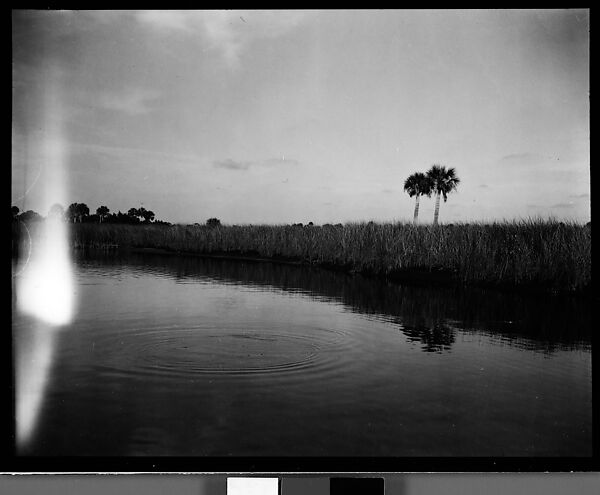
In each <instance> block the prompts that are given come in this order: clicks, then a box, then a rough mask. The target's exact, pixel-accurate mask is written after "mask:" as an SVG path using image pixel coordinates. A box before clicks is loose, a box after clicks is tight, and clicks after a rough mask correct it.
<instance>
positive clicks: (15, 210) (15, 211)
mask: <svg viewBox="0 0 600 495" xmlns="http://www.w3.org/2000/svg"><path fill="white" fill-rule="evenodd" d="M10 211H11V212H12V219H13V220H16V219H17V216H18V215H19V211H20V210H19V207H18V206H13V207H12V208H11V209H10Z"/></svg>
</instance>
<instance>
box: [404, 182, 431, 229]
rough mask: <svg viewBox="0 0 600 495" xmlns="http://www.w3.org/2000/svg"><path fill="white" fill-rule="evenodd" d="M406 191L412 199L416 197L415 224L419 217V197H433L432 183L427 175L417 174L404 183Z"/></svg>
mask: <svg viewBox="0 0 600 495" xmlns="http://www.w3.org/2000/svg"><path fill="white" fill-rule="evenodd" d="M404 190H405V191H406V192H407V193H408V195H409V196H410V197H411V198H412V197H413V196H415V197H416V199H415V215H414V218H413V222H414V223H417V218H418V217H419V197H420V196H422V195H425V196H427V197H429V196H431V182H430V181H429V179H428V178H427V176H426V175H425V174H423V173H421V172H415V173H414V174H412V175H410V176H409V177H408V178H407V179H406V181H405V182H404Z"/></svg>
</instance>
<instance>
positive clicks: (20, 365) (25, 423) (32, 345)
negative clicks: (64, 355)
mask: <svg viewBox="0 0 600 495" xmlns="http://www.w3.org/2000/svg"><path fill="white" fill-rule="evenodd" d="M46 326H47V325H45V324H44V323H42V322H38V323H37V324H35V325H34V327H33V328H32V329H29V330H27V331H22V332H19V334H16V335H15V340H16V342H15V344H16V346H15V347H16V349H17V353H16V387H17V395H16V433H17V444H18V446H19V447H20V448H23V447H24V446H26V445H27V442H28V441H29V439H30V438H31V435H32V433H33V430H34V427H35V424H36V419H37V416H38V414H39V409H40V406H41V403H42V398H43V396H44V389H45V387H46V382H47V380H48V371H49V368H50V364H51V363H52V356H53V354H54V340H55V337H56V334H55V333H53V332H49V331H48V329H47V328H46Z"/></svg>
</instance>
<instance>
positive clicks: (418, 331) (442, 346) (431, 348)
mask: <svg viewBox="0 0 600 495" xmlns="http://www.w3.org/2000/svg"><path fill="white" fill-rule="evenodd" d="M400 328H401V330H402V333H404V335H406V336H407V337H408V340H409V341H411V342H415V341H416V342H419V341H420V342H421V343H422V344H423V345H422V346H421V347H422V349H423V350H424V351H425V352H443V351H448V350H450V348H451V347H452V344H454V341H455V332H454V330H453V329H452V328H450V327H449V326H448V325H447V324H446V323H445V322H444V321H443V320H437V321H434V322H433V323H429V324H428V323H427V322H425V321H423V320H421V321H420V322H418V323H417V324H415V325H407V324H401V327H400Z"/></svg>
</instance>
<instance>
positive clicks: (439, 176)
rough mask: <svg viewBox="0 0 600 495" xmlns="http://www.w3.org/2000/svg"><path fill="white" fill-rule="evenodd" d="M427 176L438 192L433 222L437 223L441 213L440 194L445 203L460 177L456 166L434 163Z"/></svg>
mask: <svg viewBox="0 0 600 495" xmlns="http://www.w3.org/2000/svg"><path fill="white" fill-rule="evenodd" d="M427 178H428V179H429V180H430V181H431V190H432V192H434V193H435V194H436V197H435V212H434V214H433V224H434V225H437V223H438V215H439V213H440V196H444V203H445V202H446V200H447V199H448V194H450V193H451V192H452V191H454V190H455V189H456V186H458V184H460V179H459V178H458V176H457V175H456V170H455V169H454V168H449V169H446V167H443V166H442V165H432V167H431V168H430V169H429V171H428V172H427Z"/></svg>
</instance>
